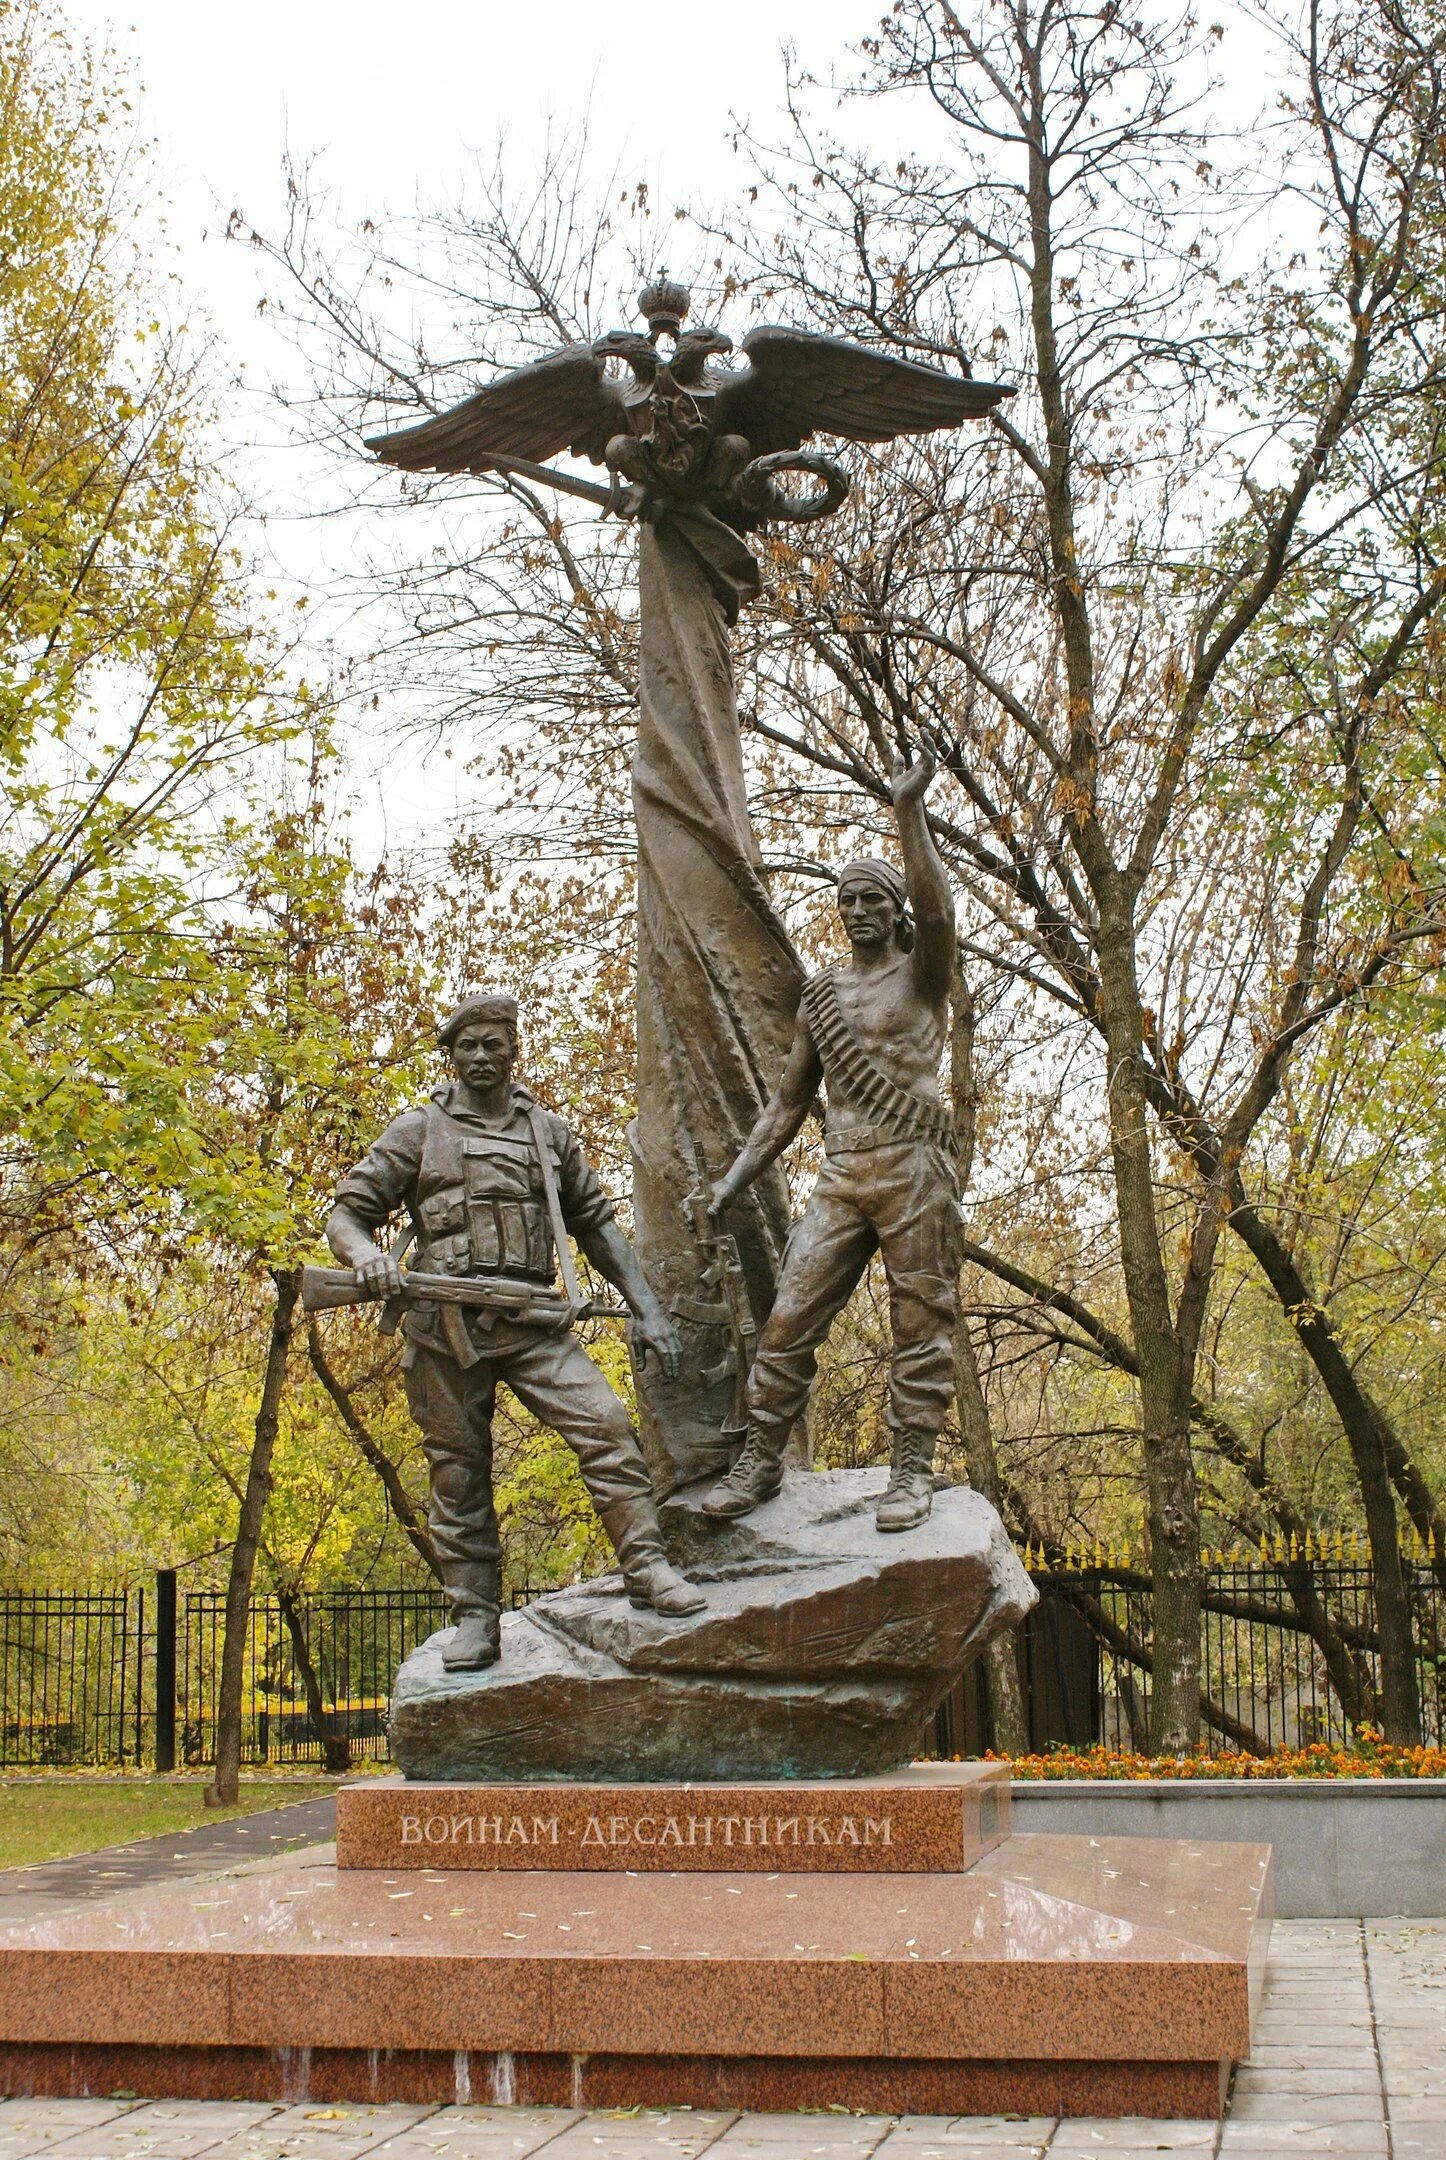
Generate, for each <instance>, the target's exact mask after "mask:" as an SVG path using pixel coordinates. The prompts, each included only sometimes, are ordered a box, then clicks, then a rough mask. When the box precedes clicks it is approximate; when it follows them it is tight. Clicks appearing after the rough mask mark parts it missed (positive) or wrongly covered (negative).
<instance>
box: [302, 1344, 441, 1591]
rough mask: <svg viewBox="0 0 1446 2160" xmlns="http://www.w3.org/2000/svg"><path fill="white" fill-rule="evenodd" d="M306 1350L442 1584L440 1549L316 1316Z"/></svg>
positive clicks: (417, 1548)
mask: <svg viewBox="0 0 1446 2160" xmlns="http://www.w3.org/2000/svg"><path fill="white" fill-rule="evenodd" d="M306 1347H307V1352H308V1355H309V1356H310V1358H311V1365H312V1370H313V1371H314V1372H315V1374H316V1377H317V1379H318V1380H319V1381H320V1382H321V1384H322V1386H323V1387H324V1388H325V1389H326V1392H327V1394H328V1395H329V1396H330V1397H331V1400H332V1404H333V1406H334V1408H335V1410H336V1414H337V1416H338V1417H339V1418H340V1419H341V1422H342V1424H343V1425H344V1426H345V1427H346V1429H347V1431H348V1432H349V1433H350V1434H351V1437H352V1439H353V1440H354V1441H355V1442H356V1444H357V1446H358V1448H359V1449H360V1450H361V1453H362V1455H363V1456H364V1457H365V1458H366V1460H367V1462H368V1463H370V1465H371V1467H372V1469H373V1470H375V1472H376V1474H377V1476H378V1477H379V1478H380V1480H381V1483H382V1489H383V1491H384V1492H385V1493H386V1496H387V1499H388V1501H389V1502H390V1503H391V1510H392V1513H393V1515H395V1517H396V1519H397V1521H398V1522H399V1523H400V1524H401V1526H402V1530H403V1532H404V1533H405V1535H406V1536H407V1538H408V1539H409V1540H410V1542H411V1545H412V1548H413V1550H414V1551H415V1552H416V1553H417V1554H418V1556H419V1557H420V1558H421V1559H422V1560H424V1561H425V1562H426V1564H427V1566H428V1568H429V1569H430V1570H431V1572H432V1574H433V1575H435V1576H436V1578H437V1581H438V1582H440V1581H441V1580H442V1566H441V1562H440V1561H439V1560H438V1558H437V1548H436V1546H435V1545H434V1544H433V1543H432V1533H431V1531H430V1530H429V1529H428V1528H427V1525H426V1524H425V1522H423V1520H422V1518H421V1516H420V1515H419V1514H418V1513H417V1511H416V1509H415V1507H413V1505H412V1496H411V1494H410V1493H409V1492H408V1491H407V1488H406V1486H405V1485H404V1484H403V1483H402V1474H401V1472H400V1471H399V1470H398V1468H397V1466H396V1464H395V1463H394V1462H393V1461H392V1458H391V1456H390V1455H388V1453H387V1451H386V1449H385V1448H384V1447H383V1446H382V1445H381V1442H380V1441H379V1440H377V1439H376V1437H375V1436H374V1434H372V1433H371V1432H369V1431H368V1429H367V1425H366V1421H365V1419H364V1418H363V1417H362V1415H361V1413H360V1411H359V1410H358V1409H357V1406H356V1400H355V1397H354V1396H353V1394H352V1391H351V1389H350V1388H349V1387H347V1386H345V1385H344V1384H343V1382H342V1381H341V1380H340V1379H339V1378H338V1376H337V1374H336V1372H335V1371H334V1369H333V1367H332V1365H331V1362H330V1360H329V1359H328V1357H327V1354H326V1349H325V1346H324V1344H323V1342H322V1340H321V1330H320V1328H319V1327H318V1326H317V1324H316V1318H315V1315H313V1317H312V1319H311V1320H310V1321H309V1322H308V1324H307V1330H306Z"/></svg>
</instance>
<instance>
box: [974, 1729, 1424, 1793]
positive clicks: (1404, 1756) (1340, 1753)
mask: <svg viewBox="0 0 1446 2160" xmlns="http://www.w3.org/2000/svg"><path fill="white" fill-rule="evenodd" d="M985 1760H986V1761H988V1762H1000V1761H1006V1760H1007V1761H1008V1763H1009V1767H1010V1771H1011V1774H1012V1775H1013V1776H1014V1777H1016V1778H1019V1779H1024V1778H1106V1779H1112V1780H1114V1781H1115V1782H1117V1783H1122V1782H1125V1781H1128V1780H1132V1779H1139V1778H1431V1777H1435V1778H1438V1777H1446V1747H1396V1746H1395V1745H1394V1744H1393V1743H1392V1742H1391V1741H1389V1740H1385V1739H1383V1738H1382V1736H1381V1734H1380V1733H1379V1732H1378V1731H1376V1729H1375V1728H1374V1727H1373V1726H1370V1725H1363V1726H1361V1727H1360V1729H1359V1730H1358V1731H1357V1733H1356V1735H1355V1738H1354V1739H1353V1740H1352V1741H1351V1742H1350V1744H1349V1746H1345V1747H1332V1746H1330V1745H1329V1744H1328V1743H1327V1742H1326V1741H1324V1740H1317V1741H1313V1742H1312V1744H1311V1745H1310V1746H1309V1747H1303V1748H1276V1749H1274V1750H1273V1751H1272V1753H1271V1754H1269V1755H1246V1754H1243V1753H1241V1752H1240V1751H1239V1750H1236V1749H1231V1750H1229V1751H1228V1752H1227V1753H1225V1754H1222V1755H1207V1754H1206V1753H1205V1752H1204V1751H1203V1750H1201V1751H1200V1752H1198V1753H1196V1754H1193V1755H1131V1754H1128V1753H1121V1752H1119V1751H1118V1750H1112V1749H1110V1748H1104V1747H1091V1748H1069V1747H1060V1748H1052V1749H1051V1750H1050V1752H1049V1753H1048V1754H1047V1755H1013V1756H1009V1757H1003V1756H998V1755H994V1754H992V1753H991V1754H990V1755H988V1756H986V1757H985Z"/></svg>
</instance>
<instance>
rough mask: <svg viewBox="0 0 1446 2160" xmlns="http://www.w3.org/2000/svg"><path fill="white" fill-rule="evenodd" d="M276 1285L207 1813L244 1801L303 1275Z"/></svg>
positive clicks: (284, 1273) (281, 1271) (289, 1275)
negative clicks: (253, 1680)
mask: <svg viewBox="0 0 1446 2160" xmlns="http://www.w3.org/2000/svg"><path fill="white" fill-rule="evenodd" d="M271 1280H272V1282H273V1284H274V1285H275V1289H276V1303H275V1306H274V1307H273V1309H272V1314H271V1340H270V1342H269V1344H268V1345H267V1351H266V1371H265V1375H264V1377H263V1379H262V1383H261V1401H260V1403H259V1404H258V1406H257V1410H256V1423H255V1427H254V1436H253V1438H252V1442H251V1461H250V1465H249V1467H248V1469H247V1472H246V1489H245V1491H244V1492H243V1494H242V1496H241V1512H240V1515H239V1517H238V1519H237V1523H236V1542H235V1544H234V1545H233V1546H232V1547H231V1570H230V1574H229V1575H228V1577H227V1581H226V1622H225V1638H224V1642H223V1645H222V1650H221V1687H220V1693H219V1696H218V1698H217V1704H216V1774H215V1777H214V1778H213V1779H212V1781H211V1783H210V1785H209V1786H208V1787H207V1788H206V1805H207V1806H208V1807H234V1806H235V1805H236V1802H237V1799H238V1798H239V1797H240V1790H241V1696H242V1690H243V1687H244V1684H245V1678H246V1632H247V1626H248V1623H249V1620H250V1617H251V1585H252V1582H253V1580H254V1578H255V1574H256V1555H257V1552H258V1550H259V1549H260V1545H261V1525H262V1521H263V1519H264V1517H265V1514H266V1500H267V1495H268V1494H269V1493H270V1491H271V1457H272V1454H273V1452H274V1450H275V1447H276V1431H277V1426H278V1424H279V1422H280V1417H281V1396H282V1390H283V1388H284V1387H285V1384H286V1360H287V1355H288V1353H289V1351H290V1349H291V1335H292V1329H293V1327H294V1325H295V1319H296V1301H297V1297H298V1296H299V1294H300V1290H301V1270H300V1268H276V1269H273V1270H272V1273H271Z"/></svg>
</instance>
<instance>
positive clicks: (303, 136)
mask: <svg viewBox="0 0 1446 2160" xmlns="http://www.w3.org/2000/svg"><path fill="white" fill-rule="evenodd" d="M62 4H63V5H64V7H65V11H66V13H67V14H68V15H69V16H70V18H71V19H72V20H73V21H75V22H76V23H77V24H78V25H79V26H80V27H81V28H82V29H84V30H85V31H86V32H87V33H88V34H90V35H91V36H93V37H96V38H99V39H105V38H109V40H110V42H112V43H113V44H114V45H115V47H116V48H117V50H118V51H119V52H120V53H121V54H122V55H124V56H126V57H127V58H128V59H129V60H130V61H131V62H132V63H133V65H134V68H135V70H136V72H137V74H138V76H139V80H140V83H141V85H142V96H141V100H140V108H139V115H138V118H139V124H140V129H141V132H142V133H143V134H144V135H145V136H147V137H148V138H150V139H152V140H153V141H154V143H155V144H156V153H155V161H154V171H155V177H156V180H157V182H158V185H159V189H160V192H161V193H162V194H163V196H164V197H165V198H166V200H167V202H168V206H169V208H168V222H169V228H170V238H171V240H172V242H173V243H174V246H175V248H176V250H177V251H178V252H177V261H178V267H179V269H180V273H181V275H182V278H183V281H184V284H185V288H186V294H187V299H186V305H187V308H188V310H198V311H199V312H200V313H201V315H203V316H204V317H205V318H206V319H208V320H209V321H210V323H211V324H212V325H213V326H214V328H215V330H216V332H217V333H218V335H219V338H220V340H221V344H222V347H223V350H224V352H225V355H226V358H227V361H228V364H229V369H230V370H233V371H244V376H245V379H246V381H247V382H249V384H250V385H251V386H252V388H253V391H254V393H255V395H254V396H249V397H248V396H246V395H245V394H244V393H242V392H239V391H237V392H233V393H232V394H231V395H230V399H229V411H228V419H227V434H228V437H229V439H230V442H231V443H232V444H233V445H234V446H235V453H236V454H239V455H241V456H242V457H243V458H244V460H245V482H246V486H247V489H248V492H249V493H250V494H251V495H252V497H253V499H256V498H259V499H260V500H262V501H264V502H265V503H266V504H267V506H268V509H269V512H270V525H269V529H268V531H267V533H266V534H264V535H259V536H258V545H259V546H260V547H261V548H262V549H263V550H269V551H270V552H271V554H272V556H273V559H274V562H275V565H276V567H277V569H278V570H279V572H280V575H281V578H282V580H283V581H285V580H290V581H292V582H297V581H299V582H302V583H314V584H315V585H316V586H317V587H318V588H320V587H323V586H324V585H325V584H326V582H327V580H326V565H327V555H326V550H327V547H328V545H330V546H332V547H335V546H336V545H337V544H338V541H337V538H336V535H335V531H334V529H331V528H327V527H326V526H324V525H322V524H318V523H317V522H315V521H313V522H310V523H308V522H306V521H305V520H304V519H303V520H300V521H298V519H297V518H296V517H295V516H294V515H293V512H294V511H295V510H297V509H303V510H304V508H305V507H306V501H307V496H306V489H307V484H308V483H307V478H306V461H305V457H304V455H302V456H298V454H297V452H296V451H295V449H294V448H293V447H291V446H290V445H288V444H286V442H285V440H284V437H285V429H284V427H283V426H282V425H281V424H280V421H279V417H278V416H277V414H276V413H275V411H274V409H270V408H268V406H267V403H266V400H265V397H264V396H263V394H262V393H263V392H264V391H265V389H266V387H267V386H268V385H269V384H270V383H271V382H272V381H273V380H275V379H276V378H277V377H278V376H284V375H289V376H290V378H291V379H292V381H293V382H294V381H295V380H296V379H297V376H298V373H299V363H298V362H297V360H296V357H295V356H294V355H293V354H292V353H291V351H290V349H289V348H288V347H284V346H283V344H282V342H281V340H280V339H279V337H278V335H277V333H276V332H275V331H274V330H273V329H272V327H271V324H270V319H269V317H262V316H258V314H257V311H256V310H257V299H258V296H259V294H260V292H261V290H262V284H261V282H260V280H261V277H262V273H263V265H262V263H261V262H260V260H259V259H258V258H257V257H256V256H255V255H254V254H253V253H252V252H251V251H250V250H248V249H246V248H244V247H239V246H237V245H235V244H234V243H228V242H227V241H226V239H225V238H224V232H225V225H226V219H227V216H228V214H229V213H230V212H231V211H232V210H233V209H239V210H240V211H241V212H242V213H243V215H244V216H245V217H246V219H247V220H248V221H249V222H251V223H253V224H255V225H258V226H261V227H263V228H264V229H267V230H270V231H275V230H276V229H277V227H278V225H279V223H280V222H281V214H282V208H283V187H282V179H281V166H282V160H283V157H284V155H285V154H286V153H287V152H288V151H289V152H290V154H291V156H292V158H293V159H295V160H296V161H297V162H308V161H310V162H312V163H313V166H314V171H315V175H316V178H317V180H318V182H319V183H320V185H321V186H323V187H324V188H325V189H326V191H327V192H328V194H329V195H330V198H331V201H332V203H333V205H334V207H335V210H336V213H337V215H338V218H339V219H340V220H341V222H343V223H344V224H346V225H348V226H352V227H353V229H354V226H355V222H356V221H357V220H360V219H361V218H363V217H365V216H368V215H373V214H378V213H382V212H390V213H396V212H399V211H400V212H405V211H406V210H408V209H409V208H410V207H411V206H412V205H413V204H414V203H421V204H423V205H435V204H438V203H445V202H447V201H448V200H449V199H452V200H455V199H456V196H457V193H458V189H457V186H456V183H457V181H458V179H459V177H460V175H461V173H462V172H463V171H464V169H465V168H466V166H467V165H468V164H469V162H471V156H470V154H475V153H478V152H480V153H483V154H484V155H485V156H486V157H487V158H488V159H489V161H490V158H491V155H492V154H493V153H494V152H495V150H496V148H497V145H498V142H499V138H503V139H505V144H506V159H505V161H506V166H507V170H508V172H509V175H513V176H520V175H521V174H523V173H524V172H525V171H526V169H527V164H528V161H529V160H530V159H532V158H535V157H536V156H538V155H539V154H540V153H541V151H542V148H543V146H544V144H545V142H546V141H547V140H548V139H549V137H550V138H551V139H552V140H553V141H554V142H556V141H558V140H566V139H567V138H568V137H569V136H571V135H572V134H573V132H574V131H575V130H578V129H581V128H582V127H584V126H585V127H586V130H587V136H588V162H589V169H590V170H591V171H592V172H593V173H594V174H595V176H596V179H597V182H598V184H599V185H602V184H603V183H604V182H606V181H607V180H608V179H609V178H611V177H613V176H614V175H616V177H617V179H618V180H619V182H620V183H635V182H636V181H638V180H645V181H646V182H647V183H648V186H649V190H650V194H651V197H652V200H653V202H654V204H655V205H656V206H657V208H658V211H659V213H660V215H659V217H658V230H659V233H660V236H661V235H662V234H663V233H665V232H666V229H667V221H668V212H669V211H670V210H671V208H672V207H673V206H675V205H680V204H693V205H714V206H722V205H723V204H725V203H727V202H729V201H732V200H736V197H737V190H738V187H739V185H740V183H741V182H742V180H743V178H744V174H743V171H742V169H741V167H740V164H739V162H738V160H737V158H736V157H735V155H734V152H733V150H732V148H731V144H730V135H731V132H732V123H733V121H734V119H735V118H736V119H741V120H743V121H744V122H745V123H746V122H751V123H753V125H754V126H755V127H756V128H757V129H758V130H759V131H760V132H761V133H762V134H763V135H765V136H768V135H771V134H779V135H781V134H782V132H783V130H782V128H781V127H779V126H778V125H777V122H776V115H777V112H778V106H779V101H780V95H781V90H782V85H783V58H782V55H783V48H784V47H785V45H791V46H793V47H794V48H795V49H796V50H797V52H798V55H799V58H800V60H801V62H802V63H803V64H805V65H806V66H808V67H810V68H811V69H812V70H813V72H814V73H815V74H816V75H818V76H820V77H822V78H824V79H825V80H826V79H827V78H828V77H829V75H830V74H831V73H832V72H833V71H834V70H835V69H839V70H841V71H844V72H852V67H851V64H850V60H849V48H850V46H852V45H855V44H856V43H857V41H858V39H860V38H861V37H863V36H865V35H867V34H868V33H869V31H870V30H871V29H872V28H873V27H874V25H875V24H876V22H877V20H878V17H879V16H880V15H881V14H882V13H883V11H884V5H885V0H727V4H726V5H724V6H719V5H717V4H699V0H662V4H655V5H653V6H651V7H647V8H636V9H622V8H618V7H617V6H615V5H608V4H605V0H430V4H429V5H427V6H417V5H410V6H409V5H408V4H407V0H388V4H386V5H382V4H379V0H360V4H358V5H355V6H353V7H350V8H343V7H337V6H324V5H320V4H318V0H252V4H251V5H250V6H249V7H247V8H245V9H244V10H237V11H234V12H233V11H224V10H218V9H215V8H204V7H197V6H196V4H195V0H130V4H129V5H126V4H124V0H120V4H119V5H117V4H114V0H62ZM1217 4H1218V5H1219V10H1220V13H1221V14H1222V15H1224V16H1225V17H1226V19H1227V20H1229V21H1230V23H1231V37H1230V41H1229V43H1230V48H1231V50H1230V62H1233V63H1234V65H1233V67H1232V66H1231V65H1230V62H1227V80H1230V79H1231V78H1233V80H1234V81H1235V83H1236V84H1237V85H1238V89H1239V94H1240V98H1241V101H1242V107H1243V105H1244V103H1245V102H1247V101H1248V103H1249V105H1250V106H1251V107H1255V106H1256V105H1257V102H1258V101H1259V100H1260V98H1261V96H1262V93H1265V94H1266V95H1267V97H1268V91H1269V85H1268V84H1267V83H1263V82H1262V80H1261V77H1260V71H1259V69H1258V68H1255V67H1252V66H1251V64H1250V60H1251V55H1252V50H1253V51H1254V53H1255V54H1257V55H1258V54H1259V53H1260V51H1261V47H1260V44H1259V36H1258V31H1255V32H1252V30H1251V28H1250V27H1249V26H1248V25H1247V24H1246V23H1245V22H1243V21H1242V10H1241V9H1240V8H1239V7H1238V6H1237V5H1234V4H1232V0H1217ZM1281 4H1282V5H1283V6H1284V7H1287V8H1288V7H1290V6H1292V5H1293V0H1281ZM1246 12H1247V13H1248V10H1247V11H1246ZM1242 67H1243V71H1242ZM1231 103H1234V99H1233V98H1232V99H1231ZM869 112H870V117H871V119H872V118H874V117H876V116H877V117H878V118H879V122H880V124H882V116H881V115H880V109H879V108H878V107H872V108H869ZM1233 117H1236V118H1240V119H1243V118H1244V111H1243V109H1242V110H1241V111H1239V112H1237V114H1235V115H1234V116H1233ZM341 544H343V545H344V542H343V543H341ZM353 764H354V774H353V778H354V785H355V789H356V797H357V811H358V817H359V821H360V826H361V833H360V837H361V838H362V841H363V846H364V848H365V849H366V850H367V851H368V852H369V851H370V850H371V848H372V847H373V846H379V845H383V844H385V843H386V841H387V840H388V839H390V840H393V841H395V840H396V839H398V838H401V839H406V838H408V837H410V836H411V835H412V834H414V833H415V832H417V831H418V830H419V829H420V828H421V827H422V826H423V825H424V824H426V823H429V822H431V821H432V819H433V818H434V817H435V815H436V813H438V812H440V813H441V814H442V815H443V816H444V817H450V816H451V815H452V814H453V812H454V811H455V809H456V807H457V798H456V793H455V790H456V785H457V781H456V778H455V776H456V773H457V767H456V765H455V764H446V763H444V762H443V761H441V760H440V759H437V760H432V761H431V762H430V763H429V764H427V765H423V764H422V763H421V761H420V754H419V752H418V751H417V749H416V746H415V742H414V740H413V741H412V742H409V743H408V744H407V746H406V748H405V751H404V753H403V754H402V755H401V756H400V757H399V756H398V753H397V749H396V746H395V745H392V746H391V748H390V751H389V750H388V748H387V746H386V745H385V744H384V743H382V742H374V743H368V742H367V741H366V740H364V739H359V740H358V741H357V742H356V754H355V757H354V761H353Z"/></svg>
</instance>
